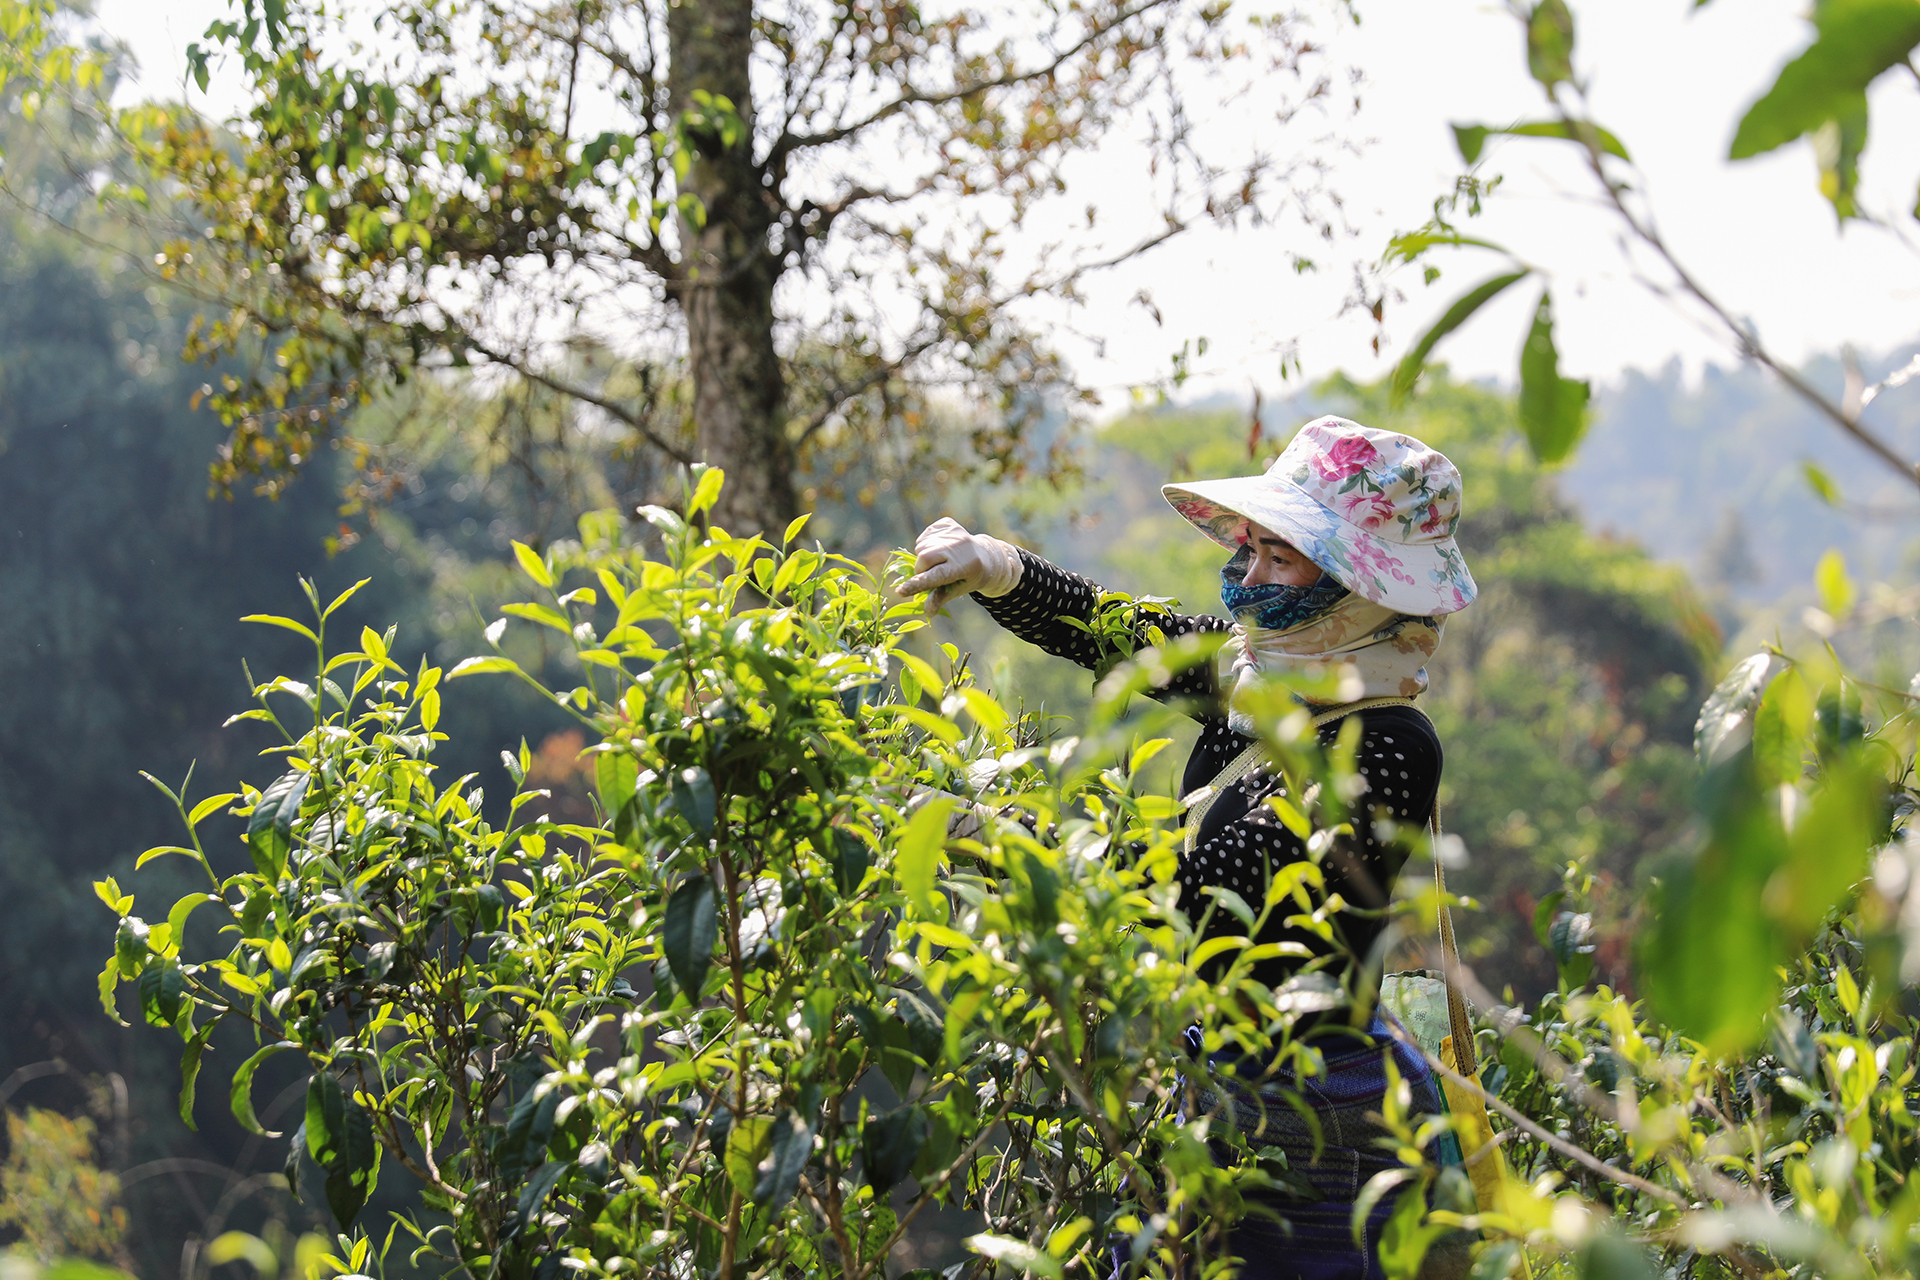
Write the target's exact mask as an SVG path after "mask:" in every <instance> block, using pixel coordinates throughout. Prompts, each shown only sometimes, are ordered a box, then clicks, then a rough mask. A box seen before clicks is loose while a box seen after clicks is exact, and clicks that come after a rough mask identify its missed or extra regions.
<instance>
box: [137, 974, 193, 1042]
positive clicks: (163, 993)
mask: <svg viewBox="0 0 1920 1280" xmlns="http://www.w3.org/2000/svg"><path fill="white" fill-rule="evenodd" d="M185 991H186V979H185V978H184V977H183V976H182V975H181V973H180V965H179V962H178V961H174V960H162V959H156V960H155V961H154V962H153V963H152V964H150V965H148V966H147V967H146V970H145V971H144V972H142V973H141V975H140V1012H141V1014H142V1015H143V1016H145V1018H146V1020H147V1021H148V1022H149V1023H151V1024H152V1025H153V1026H156V1027H170V1026H172V1025H173V1024H174V1023H176V1022H178V1021H180V999H181V996H182V995H183V994H184V993H185Z"/></svg>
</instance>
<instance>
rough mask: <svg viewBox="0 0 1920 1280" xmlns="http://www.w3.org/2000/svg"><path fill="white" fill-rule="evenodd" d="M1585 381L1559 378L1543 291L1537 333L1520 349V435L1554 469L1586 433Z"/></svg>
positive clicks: (1548, 300)
mask: <svg viewBox="0 0 1920 1280" xmlns="http://www.w3.org/2000/svg"><path fill="white" fill-rule="evenodd" d="M1591 395H1592V391H1591V389H1590V388H1589V387H1588V386H1587V384H1586V383H1585V382H1584V381H1579V380H1576V379H1573V378H1563V377H1561V376H1560V353H1559V352H1558V351H1557V350H1555V349H1554V345H1553V294H1552V292H1551V291H1542V292H1541V294H1540V305H1539V306H1538V307H1536V308H1535V309H1534V313H1533V328H1532V329H1531V330H1529V331H1528V333H1527V342H1526V345H1525V346H1524V347H1522V348H1521V349H1520V429H1521V430H1522V431H1524V432H1526V435H1527V443H1528V444H1530V445H1531V446H1533V456H1534V457H1536V458H1538V459H1539V460H1540V461H1541V462H1544V463H1548V464H1552V463H1555V462H1560V461H1563V460H1564V459H1565V458H1566V457H1567V455H1568V454H1570V453H1572V452H1573V447H1574V445H1576V444H1578V443H1579V442H1580V437H1581V435H1582V434H1584V433H1585V432H1586V429H1587V400H1588V398H1589V397H1590V396H1591Z"/></svg>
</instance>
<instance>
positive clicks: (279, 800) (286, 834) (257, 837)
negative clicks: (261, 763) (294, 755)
mask: <svg viewBox="0 0 1920 1280" xmlns="http://www.w3.org/2000/svg"><path fill="white" fill-rule="evenodd" d="M308 780H309V779H308V774H307V773H306V772H305V771H304V770H300V769H296V770H294V771H293V772H292V773H288V774H282V775H281V776H280V777H278V778H275V779H274V780H273V781H272V782H271V783H269V784H268V786H267V789H266V790H265V791H262V792H261V793H260V799H259V800H258V801H256V802H255V803H254V806H253V816H252V817H250V818H248V819H247V852H249V853H251V854H252V855H253V866H254V870H256V871H258V872H259V873H260V875H261V878H262V879H264V880H266V881H267V883H269V884H277V883H279V881H280V873H281V871H283V870H284V869H285V868H286V865H287V851H288V850H289V849H291V848H292V847H293V820H294V819H295V818H296V817H298V816H299V813H300V802H301V801H302V800H303V799H305V798H306V794H307V782H308Z"/></svg>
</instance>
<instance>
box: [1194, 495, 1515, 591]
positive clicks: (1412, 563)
mask: <svg viewBox="0 0 1920 1280" xmlns="http://www.w3.org/2000/svg"><path fill="white" fill-rule="evenodd" d="M1160 492H1161V493H1162V494H1163V495H1165V497H1166V499H1167V501H1168V502H1169V503H1171V504H1172V506H1173V509H1174V510H1175V511H1178V512H1179V513H1180V514H1181V515H1182V516H1184V517H1185V518H1186V519H1187V520H1188V521H1189V522H1190V523H1191V524H1192V525H1193V526H1194V528H1196V529H1198V530H1200V532H1202V533H1204V534H1206V535H1207V536H1208V537H1209V538H1212V539H1213V540H1214V541H1215V542H1217V543H1219V544H1220V545H1221V546H1223V547H1226V548H1228V549H1229V550H1237V549H1238V548H1239V547H1240V545H1241V543H1242V542H1243V541H1244V538H1243V537H1242V536H1241V534H1242V526H1243V525H1244V524H1245V523H1246V522H1247V521H1249V520H1251V521H1252V522H1253V523H1255V524H1258V525H1264V526H1266V527H1267V528H1269V529H1271V530H1273V531H1274V532H1275V533H1277V534H1279V535H1280V536H1281V537H1283V538H1285V539H1286V540H1287V541H1288V542H1290V543H1292V544H1293V545H1294V546H1295V547H1296V548H1298V549H1299V550H1300V552H1301V553H1302V554H1303V555H1305V556H1306V557H1307V558H1308V559H1309V560H1312V561H1313V562H1314V563H1315V564H1317V565H1319V566H1320V567H1321V568H1322V569H1324V570H1326V571H1327V572H1328V573H1330V574H1332V575H1333V576H1334V578H1335V579H1336V580H1337V581H1339V583H1340V585H1342V586H1344V587H1345V588H1346V589H1347V590H1349V591H1351V592H1353V593H1354V594H1355V595H1358V596H1364V597H1365V598H1367V599H1368V600H1371V601H1373V602H1374V603H1375V604H1378V605H1384V606H1385V607H1387V608H1389V609H1392V610H1393V611H1394V612H1396V613H1405V614H1411V615H1412V616H1414V617H1416V618H1428V617H1439V616H1441V615H1444V614H1449V613H1458V612H1459V611H1460V610H1462V609H1464V608H1466V607H1467V606H1468V605H1470V604H1472V603H1473V600H1474V597H1475V596H1476V595H1478V594H1479V588H1478V587H1477V586H1475V585H1474V581H1473V575H1472V574H1470V573H1468V572H1467V563H1466V560H1465V559H1464V558H1463V557H1462V556H1461V554H1460V547H1459V544H1457V543H1456V542H1455V541H1454V540H1453V539H1452V538H1450V537H1449V538H1442V539H1440V540H1438V541H1435V542H1424V543H1404V542H1394V541H1389V540H1388V539H1386V538H1382V537H1379V536H1377V535H1376V534H1374V533H1372V532H1370V531H1369V530H1367V529H1365V528H1363V527H1361V526H1360V525H1358V524H1355V523H1354V522H1353V521H1351V520H1348V519H1347V518H1346V517H1344V516H1342V515H1340V514H1339V513H1338V512H1336V511H1334V510H1332V509H1331V508H1329V507H1327V506H1325V505H1324V504H1322V503H1321V502H1319V501H1318V500H1317V499H1315V498H1313V497H1312V496H1311V495H1309V494H1308V493H1307V492H1306V491H1305V490H1303V489H1301V488H1300V487H1299V486H1298V485H1295V484H1294V483H1292V482H1291V481H1289V480H1284V479H1281V478H1280V477H1278V476H1275V475H1272V474H1271V473H1269V474H1267V475H1264V476H1235V477H1232V478H1229V479H1225V480H1196V481H1194V482H1192V483H1191V484H1169V485H1162V486H1161V489H1160Z"/></svg>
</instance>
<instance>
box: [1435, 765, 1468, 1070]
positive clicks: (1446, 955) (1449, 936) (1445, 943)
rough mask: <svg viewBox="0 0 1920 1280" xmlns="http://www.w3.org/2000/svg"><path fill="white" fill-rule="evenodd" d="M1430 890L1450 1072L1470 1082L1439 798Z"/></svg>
mask: <svg viewBox="0 0 1920 1280" xmlns="http://www.w3.org/2000/svg"><path fill="white" fill-rule="evenodd" d="M1427 830H1428V832H1429V833H1430V834H1431V835H1432V836H1433V888H1434V893H1435V896H1437V897H1438V898H1439V900H1440V966H1441V973H1442V974H1443V975H1444V976H1445V977H1446V980H1447V1029H1448V1030H1450V1031H1451V1032H1452V1033H1453V1069H1454V1070H1455V1071H1458V1072H1459V1073H1460V1074H1461V1075H1463V1076H1466V1077H1467V1078H1468V1079H1472V1078H1474V1077H1476V1076H1478V1075H1479V1074H1480V1064H1479V1063H1478V1062H1477V1061H1476V1060H1475V1056H1474V1052H1473V1029H1472V1025H1471V1024H1470V1023H1469V1022H1468V1021H1467V1001H1466V998H1465V997H1464V996H1462V995H1461V994H1460V949H1459V948H1458V947H1456V946H1455V945H1454V941H1453V912H1452V910H1451V909H1449V908H1448V906H1447V871H1446V868H1445V867H1444V866H1442V865H1441V863H1440V835H1441V831H1440V795H1439V793H1438V792H1437V791H1436V792H1435V793H1434V797H1433V821H1432V823H1431V824H1430V825H1429V826H1428V828H1427Z"/></svg>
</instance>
